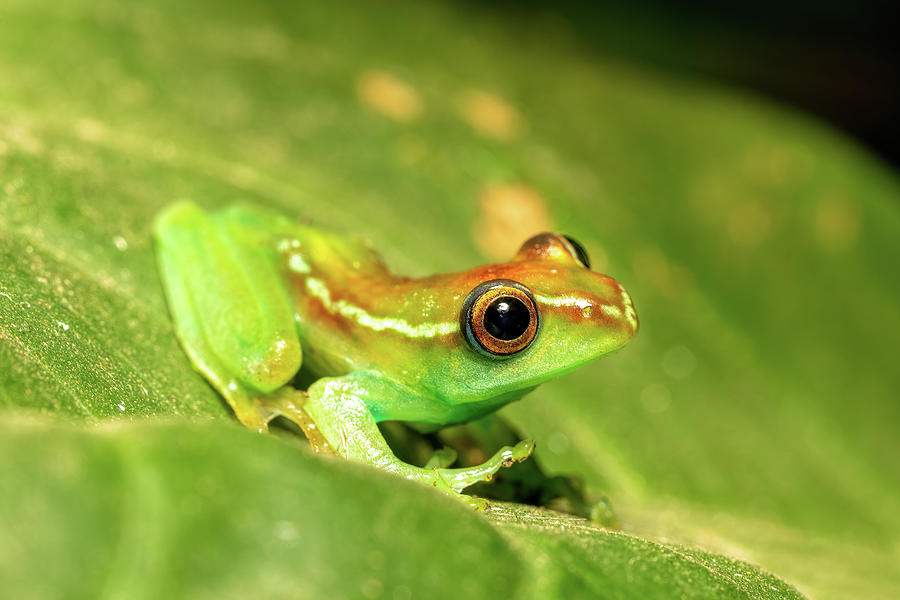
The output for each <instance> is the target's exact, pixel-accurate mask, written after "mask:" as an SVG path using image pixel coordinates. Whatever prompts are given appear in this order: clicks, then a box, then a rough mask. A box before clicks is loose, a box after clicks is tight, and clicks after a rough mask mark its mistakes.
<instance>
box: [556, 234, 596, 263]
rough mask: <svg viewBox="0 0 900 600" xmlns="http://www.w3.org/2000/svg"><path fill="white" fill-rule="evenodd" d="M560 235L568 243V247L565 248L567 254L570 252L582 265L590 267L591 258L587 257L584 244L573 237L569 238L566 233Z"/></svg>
mask: <svg viewBox="0 0 900 600" xmlns="http://www.w3.org/2000/svg"><path fill="white" fill-rule="evenodd" d="M562 237H563V239H564V240H565V241H566V242H568V244H569V248H567V250H568V251H569V254H571V255H572V256H574V257H575V258H577V259H578V262H580V263H581V264H582V265H584V267H585V268H586V269H590V268H591V259H590V258H588V253H587V250H585V249H584V246H582V245H581V244H579V243H578V241H577V240H575V239H574V238H570V237H569V236H567V235H564V236H562Z"/></svg>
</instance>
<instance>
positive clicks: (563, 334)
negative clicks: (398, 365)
mask: <svg viewBox="0 0 900 600" xmlns="http://www.w3.org/2000/svg"><path fill="white" fill-rule="evenodd" d="M455 283H456V285H457V289H460V288H464V289H466V290H467V291H468V290H471V291H468V294H467V295H466V296H465V300H464V301H463V303H462V305H461V306H460V308H459V311H460V312H459V324H460V339H459V342H458V347H457V351H455V352H453V357H452V358H451V360H450V361H449V364H445V365H444V367H445V369H448V370H449V371H451V372H450V373H447V371H444V373H443V375H444V377H446V376H448V375H449V376H450V377H451V379H452V380H453V381H455V382H456V383H455V386H454V388H455V389H454V390H453V393H452V394H448V396H445V397H448V399H450V398H452V401H453V402H458V403H472V402H491V401H492V400H496V401H498V402H501V403H502V402H503V401H504V400H507V399H514V398H516V397H518V396H520V395H521V394H522V393H524V392H526V391H528V390H529V389H531V388H533V387H534V386H536V385H538V384H539V383H541V382H543V381H546V380H548V379H551V378H553V377H556V376H557V375H561V374H563V373H565V372H568V371H571V370H572V369H575V368H576V367H579V366H581V365H583V364H585V363H587V362H589V361H591V360H594V359H595V358H598V357H600V356H603V355H604V354H608V353H610V352H613V351H615V350H618V349H619V348H621V347H622V346H624V345H625V344H626V343H627V342H628V340H630V339H631V338H632V337H633V336H634V334H635V333H636V332H637V328H638V321H637V315H636V313H635V310H634V305H633V304H632V302H631V298H630V297H629V296H628V293H627V292H626V291H625V289H624V288H623V287H622V286H621V285H620V284H619V283H618V282H617V281H616V280H615V279H613V278H611V277H608V276H606V275H602V274H600V273H597V272H595V271H592V270H591V269H590V263H589V260H588V257H587V253H586V252H585V251H584V249H583V248H582V247H581V245H580V244H578V243H577V242H576V241H575V240H573V239H571V238H569V237H566V236H562V235H557V234H553V233H542V234H539V235H536V236H534V237H532V238H530V239H529V240H527V241H526V242H525V243H524V244H523V245H522V247H521V248H520V249H519V251H518V252H517V253H516V255H515V256H514V257H513V259H512V260H511V261H510V262H507V263H501V264H494V265H488V266H486V267H481V268H479V269H474V270H472V271H468V272H466V273H464V274H460V279H458V280H457V281H456V282H455ZM442 370H443V369H442Z"/></svg>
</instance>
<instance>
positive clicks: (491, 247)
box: [472, 184, 553, 260]
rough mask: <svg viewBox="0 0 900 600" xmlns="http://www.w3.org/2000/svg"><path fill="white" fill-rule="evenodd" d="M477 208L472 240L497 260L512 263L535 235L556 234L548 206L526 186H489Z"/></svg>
mask: <svg viewBox="0 0 900 600" xmlns="http://www.w3.org/2000/svg"><path fill="white" fill-rule="evenodd" d="M478 208H479V215H478V220H477V221H476V222H475V226H474V227H473V229H472V236H473V238H474V240H475V245H476V246H478V248H479V249H480V250H481V251H482V252H483V253H484V255H485V256H487V257H489V258H491V259H494V260H501V259H503V260H505V259H509V258H510V257H511V256H512V255H513V254H515V253H516V251H517V250H518V249H519V246H520V245H521V244H522V242H524V241H525V240H527V239H528V238H529V237H531V236H532V235H534V234H536V233H540V232H542V231H552V230H553V221H552V220H551V218H550V213H549V212H548V210H547V203H546V202H545V201H544V199H543V198H542V197H541V195H540V194H539V193H538V192H537V190H535V189H534V188H532V187H530V186H527V185H516V184H488V185H486V186H484V187H483V188H482V189H481V193H480V195H479V197H478Z"/></svg>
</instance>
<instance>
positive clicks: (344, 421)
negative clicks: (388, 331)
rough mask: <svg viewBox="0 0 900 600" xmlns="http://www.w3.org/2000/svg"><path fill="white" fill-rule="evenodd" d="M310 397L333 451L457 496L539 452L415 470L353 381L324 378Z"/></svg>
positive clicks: (522, 448)
mask: <svg viewBox="0 0 900 600" xmlns="http://www.w3.org/2000/svg"><path fill="white" fill-rule="evenodd" d="M308 393H309V397H308V399H307V400H306V404H305V405H304V410H305V411H306V412H307V413H308V414H309V415H310V417H311V418H312V420H313V421H314V422H315V424H316V426H317V427H318V430H319V432H320V433H321V434H322V435H323V436H324V438H325V439H326V440H327V441H328V443H329V444H330V446H331V449H332V450H333V451H334V452H336V453H337V454H340V455H342V456H344V457H346V458H349V459H352V460H356V461H360V462H365V463H369V464H372V465H375V466H378V467H380V468H382V469H384V470H386V471H390V472H392V473H396V474H397V475H400V476H402V477H406V478H407V479H412V480H415V481H419V482H421V483H426V484H429V485H433V486H435V487H438V488H440V489H442V490H443V491H445V492H457V493H458V492H460V491H462V490H463V489H465V488H467V487H469V486H470V485H473V484H475V483H478V482H479V481H487V480H490V479H491V477H492V476H493V474H494V473H496V472H497V471H498V470H499V469H501V468H502V467H508V466H510V465H512V463H514V462H516V461H522V460H525V459H526V458H527V457H528V456H529V455H530V454H531V451H532V449H533V447H534V446H533V443H532V442H530V441H526V442H520V443H519V444H517V445H516V446H515V447H514V448H511V447H509V446H505V447H503V448H501V449H500V451H498V452H497V453H496V454H495V455H494V456H493V457H491V458H490V459H489V460H488V461H487V462H485V463H483V464H481V465H476V466H474V467H466V468H463V469H444V468H421V467H416V466H414V465H410V464H407V463H405V462H403V461H401V460H400V459H398V458H397V457H396V456H394V453H393V451H392V450H391V449H390V447H389V446H388V444H387V442H386V441H385V440H384V437H383V436H382V435H381V432H380V431H379V430H378V426H377V425H376V424H375V419H374V418H373V417H372V415H371V413H370V412H369V410H368V409H367V408H366V404H365V398H366V390H365V388H364V387H363V386H361V385H360V384H359V383H357V382H356V381H355V380H354V379H353V377H352V376H347V377H340V378H326V379H320V380H318V381H316V382H315V383H314V384H313V385H312V387H310V389H309V392H308Z"/></svg>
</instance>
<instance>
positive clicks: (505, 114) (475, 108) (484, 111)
mask: <svg viewBox="0 0 900 600" xmlns="http://www.w3.org/2000/svg"><path fill="white" fill-rule="evenodd" d="M457 109H458V111H459V115H460V117H462V119H463V120H464V121H465V122H466V123H468V124H469V125H471V126H472V128H473V129H474V130H475V131H477V132H478V133H480V134H481V135H483V136H485V137H488V138H492V139H495V140H501V141H507V140H511V139H513V138H514V137H516V135H518V133H519V131H520V129H521V118H520V117H519V112H518V111H517V110H516V109H515V108H513V107H512V106H510V105H509V103H507V102H506V101H505V100H503V99H502V98H499V97H498V96H495V95H494V94H490V93H488V92H482V91H478V90H470V91H468V92H465V93H463V94H462V95H461V96H460V98H459V101H458V103H457Z"/></svg>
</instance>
